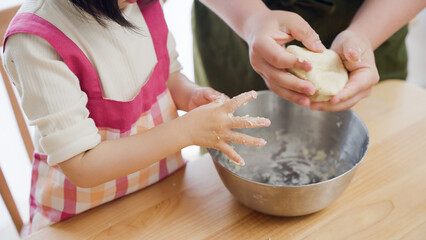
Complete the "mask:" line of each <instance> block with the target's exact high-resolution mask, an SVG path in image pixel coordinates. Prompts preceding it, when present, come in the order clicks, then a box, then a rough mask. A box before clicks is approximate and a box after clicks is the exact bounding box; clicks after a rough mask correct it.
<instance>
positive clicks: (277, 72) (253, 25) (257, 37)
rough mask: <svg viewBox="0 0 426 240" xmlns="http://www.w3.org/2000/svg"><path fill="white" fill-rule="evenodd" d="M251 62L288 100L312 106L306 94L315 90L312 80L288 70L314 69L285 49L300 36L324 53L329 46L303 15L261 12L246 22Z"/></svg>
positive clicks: (312, 47) (246, 37)
mask: <svg viewBox="0 0 426 240" xmlns="http://www.w3.org/2000/svg"><path fill="white" fill-rule="evenodd" d="M244 29H245V34H244V36H245V40H246V41H247V43H248V45H249V54H250V63H251V65H252V66H253V68H254V70H255V71H256V72H257V73H259V74H260V75H261V76H262V77H263V79H264V80H265V82H266V85H267V86H268V87H269V89H271V90H272V91H273V92H275V93H276V94H278V95H279V96H281V97H282V98H284V99H287V100H289V101H292V102H294V103H297V104H300V105H302V106H308V105H310V100H309V98H308V97H307V96H306V95H312V94H314V93H315V88H314V86H313V85H312V83H310V82H308V81H305V80H302V79H300V78H298V77H296V76H294V75H293V74H291V73H288V72H287V71H286V69H287V68H297V69H302V70H305V71H309V70H311V68H312V66H311V64H310V63H309V62H308V61H306V60H303V61H300V60H298V58H297V57H296V56H295V55H293V54H290V53H288V52H286V51H285V48H284V47H283V46H284V44H286V43H288V42H290V41H292V40H293V39H296V40H298V41H301V42H302V43H303V44H304V45H305V46H306V47H307V48H308V49H310V50H312V51H314V52H322V51H323V50H324V49H325V47H324V45H323V44H322V43H321V41H320V39H319V36H318V34H317V33H316V32H315V31H314V30H313V29H312V28H311V27H310V26H309V24H308V23H307V22H306V21H305V20H303V19H302V18H301V17H300V16H299V15H297V14H295V13H292V12H287V11H271V10H267V11H261V12H260V13H258V14H254V15H253V16H251V17H250V18H249V20H248V21H247V22H246V24H245V27H244Z"/></svg>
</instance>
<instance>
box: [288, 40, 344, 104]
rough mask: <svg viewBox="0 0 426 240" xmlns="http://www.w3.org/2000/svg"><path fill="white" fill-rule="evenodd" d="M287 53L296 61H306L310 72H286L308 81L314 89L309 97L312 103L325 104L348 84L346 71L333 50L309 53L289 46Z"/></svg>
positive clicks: (306, 50) (298, 70)
mask: <svg viewBox="0 0 426 240" xmlns="http://www.w3.org/2000/svg"><path fill="white" fill-rule="evenodd" d="M286 50H287V52H289V53H292V54H294V55H296V56H297V57H298V60H299V61H300V62H302V61H303V60H305V59H306V60H308V61H309V62H310V63H311V65H312V70H311V71H309V72H307V71H303V70H300V69H294V68H290V69H288V71H289V72H290V73H292V74H294V75H296V76H297V77H299V78H301V79H304V80H307V81H310V82H311V83H312V84H313V85H314V87H315V90H316V91H315V94H314V95H312V96H310V99H311V101H312V102H325V101H328V100H330V98H331V97H332V96H334V95H336V94H337V93H338V92H340V91H341V90H342V89H343V88H344V87H345V85H346V83H347V82H348V71H347V70H346V68H345V66H344V65H343V63H342V60H340V57H339V55H338V54H337V53H336V52H334V51H333V50H328V49H326V50H324V52H322V53H316V52H311V51H309V50H308V49H306V48H301V47H299V46H295V45H290V46H288V47H287V48H286Z"/></svg>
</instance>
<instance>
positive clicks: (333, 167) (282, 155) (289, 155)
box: [215, 129, 353, 186]
mask: <svg viewBox="0 0 426 240" xmlns="http://www.w3.org/2000/svg"><path fill="white" fill-rule="evenodd" d="M274 138H275V139H273V140H275V141H271V139H268V145H269V146H268V145H267V146H265V147H263V148H257V149H256V148H254V147H246V146H241V145H234V146H235V147H236V150H237V152H238V153H239V154H240V155H241V156H242V157H243V158H244V160H245V162H246V165H245V166H239V165H236V164H234V163H233V162H231V161H230V160H229V158H228V157H227V156H226V155H224V154H222V155H221V156H218V157H216V158H215V159H216V160H217V161H218V162H219V163H220V164H221V165H222V166H224V167H225V168H227V169H228V170H230V171H232V172H234V173H235V174H237V175H239V176H241V177H243V178H246V179H249V180H252V181H255V182H259V183H264V184H269V185H273V186H300V185H307V184H315V183H319V182H323V181H326V180H328V179H332V178H334V177H336V176H339V175H340V174H342V173H344V172H346V171H348V170H349V169H351V168H352V167H353V165H352V164H351V163H350V162H348V161H344V160H343V159H342V157H344V156H345V154H342V155H341V154H340V152H339V151H335V150H328V151H326V150H323V149H316V148H314V147H310V145H311V144H310V142H309V139H301V138H300V135H297V134H291V133H286V132H285V131H284V130H282V129H281V130H279V131H277V132H275V136H274Z"/></svg>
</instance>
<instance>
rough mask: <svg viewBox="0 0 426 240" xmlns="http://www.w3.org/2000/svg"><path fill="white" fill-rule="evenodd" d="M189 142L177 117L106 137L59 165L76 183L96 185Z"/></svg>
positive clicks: (159, 157) (167, 153)
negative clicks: (117, 136)
mask: <svg viewBox="0 0 426 240" xmlns="http://www.w3.org/2000/svg"><path fill="white" fill-rule="evenodd" d="M188 145H190V143H189V140H188V138H187V136H186V135H185V129H184V125H183V122H182V121H181V120H180V119H179V118H178V119H175V120H172V121H169V122H166V123H163V124H161V125H159V126H156V127H155V128H152V129H150V130H147V131H146V132H143V133H139V134H136V135H132V136H129V137H124V138H120V139H116V140H107V141H103V142H101V143H100V144H98V145H97V146H96V147H95V148H93V149H91V150H89V151H87V152H85V153H82V154H79V155H77V156H75V157H73V158H71V159H69V160H67V161H65V162H62V163H60V164H59V166H60V168H61V169H62V171H63V172H64V174H65V175H66V176H67V177H68V178H69V179H70V180H71V181H72V182H73V183H74V184H76V185H77V186H80V187H94V186H97V185H99V184H101V183H105V182H107V181H110V180H113V179H117V178H120V177H123V176H126V175H129V174H131V173H133V172H135V171H136V170H138V169H143V168H146V167H148V166H150V165H151V164H153V163H155V162H157V161H159V160H161V159H163V158H165V157H167V156H170V155H172V154H173V153H175V152H177V151H179V150H180V149H182V148H184V147H186V146H188Z"/></svg>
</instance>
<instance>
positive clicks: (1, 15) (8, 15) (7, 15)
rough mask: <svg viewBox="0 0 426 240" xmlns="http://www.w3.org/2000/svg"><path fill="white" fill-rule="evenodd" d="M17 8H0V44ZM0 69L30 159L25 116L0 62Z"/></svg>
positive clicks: (31, 154) (30, 150) (31, 149)
mask: <svg viewBox="0 0 426 240" xmlns="http://www.w3.org/2000/svg"><path fill="white" fill-rule="evenodd" d="M18 9H19V6H15V7H10V8H7V9H4V10H0V41H1V43H0V44H1V45H2V44H3V39H4V34H5V32H6V30H7V26H8V25H9V23H10V21H11V20H12V18H13V16H15V14H16V12H17V11H18ZM1 45H0V46H1ZM1 47H3V46H1ZM1 49H2V48H1ZM0 56H1V54H0ZM0 71H1V76H2V78H3V82H4V85H5V86H6V91H7V94H8V95H9V100H10V104H11V105H12V109H13V113H14V114H15V118H16V122H17V123H18V127H19V131H20V132H21V136H22V139H23V141H24V144H25V148H26V150H27V154H28V158H29V159H30V161H31V160H32V158H33V153H34V145H33V142H32V140H31V135H30V132H29V130H28V126H27V123H26V121H25V118H24V116H23V114H22V111H21V107H20V106H19V103H18V101H17V98H16V96H15V92H14V91H13V88H12V84H11V82H10V80H9V78H8V76H7V74H6V71H5V69H4V68H3V65H1V64H0Z"/></svg>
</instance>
